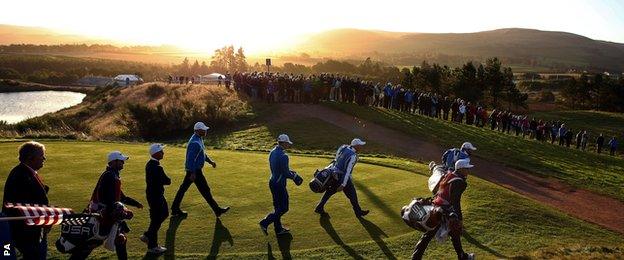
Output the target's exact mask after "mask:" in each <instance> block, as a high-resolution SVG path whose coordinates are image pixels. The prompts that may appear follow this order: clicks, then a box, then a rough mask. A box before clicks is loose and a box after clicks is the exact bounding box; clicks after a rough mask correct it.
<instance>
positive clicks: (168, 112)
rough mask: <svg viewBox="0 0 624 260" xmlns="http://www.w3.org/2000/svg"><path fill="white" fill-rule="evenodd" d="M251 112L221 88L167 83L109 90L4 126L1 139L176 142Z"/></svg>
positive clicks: (0, 129)
mask: <svg viewBox="0 0 624 260" xmlns="http://www.w3.org/2000/svg"><path fill="white" fill-rule="evenodd" d="M248 112H250V111H249V105H248V102H247V98H246V97H242V96H239V95H238V93H236V92H234V91H228V90H226V89H225V87H222V86H221V87H217V86H215V85H198V84H195V85H180V84H167V83H162V82H159V83H146V84H142V85H138V86H130V87H114V86H108V87H103V88H95V89H94V90H92V91H89V92H87V96H86V97H85V98H84V100H83V102H82V103H80V104H78V105H76V106H73V107H70V108H67V109H63V110H61V111H58V112H55V113H50V114H45V115H43V116H40V117H35V118H31V119H28V120H25V121H22V122H19V123H17V124H14V125H0V137H9V138H14V137H25V138H43V137H65V138H94V139H107V140H120V139H123V140H151V139H154V138H166V139H172V138H173V139H175V138H177V137H179V135H180V134H182V133H186V131H185V130H189V129H191V128H192V126H193V124H194V123H195V122H197V121H204V122H206V123H207V124H209V125H211V126H214V130H219V129H221V128H224V127H226V125H228V124H229V123H232V122H234V121H236V120H237V119H240V118H242V117H244V116H245V115H246V114H247V113H248Z"/></svg>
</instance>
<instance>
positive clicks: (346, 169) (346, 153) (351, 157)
mask: <svg viewBox="0 0 624 260" xmlns="http://www.w3.org/2000/svg"><path fill="white" fill-rule="evenodd" d="M357 161H358V156H357V153H355V149H353V147H351V146H350V145H346V144H345V145H342V146H340V148H338V151H337V152H336V163H335V164H334V168H335V169H336V170H339V171H341V172H343V173H344V174H345V177H344V179H343V180H342V184H341V185H342V186H346V185H347V181H349V179H350V178H351V174H352V172H353V167H354V166H355V163H357Z"/></svg>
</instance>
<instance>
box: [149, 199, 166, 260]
mask: <svg viewBox="0 0 624 260" xmlns="http://www.w3.org/2000/svg"><path fill="white" fill-rule="evenodd" d="M147 203H148V204H149V207H150V209H149V210H150V224H149V227H148V228H147V231H146V232H145V236H146V237H147V241H148V242H147V248H154V247H157V246H158V230H159V229H160V225H161V224H162V223H163V221H165V219H167V217H169V208H168V207H167V201H166V200H165V198H164V197H161V198H157V199H155V200H153V201H151V200H148V201H147Z"/></svg>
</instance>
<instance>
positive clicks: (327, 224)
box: [320, 214, 364, 259]
mask: <svg viewBox="0 0 624 260" xmlns="http://www.w3.org/2000/svg"><path fill="white" fill-rule="evenodd" d="M329 218H330V217H329V215H328V214H323V215H321V218H320V224H321V227H323V229H325V232H327V234H328V235H329V236H330V237H331V239H332V240H334V243H336V245H339V246H340V247H342V249H344V250H345V252H347V254H349V255H350V256H351V257H352V258H353V259H364V258H363V257H362V256H360V255H359V254H358V253H357V252H355V250H353V248H351V247H350V246H348V245H347V244H345V243H344V241H342V239H341V238H340V236H339V235H338V233H337V232H336V230H335V229H334V226H333V225H332V223H331V221H330V220H329Z"/></svg>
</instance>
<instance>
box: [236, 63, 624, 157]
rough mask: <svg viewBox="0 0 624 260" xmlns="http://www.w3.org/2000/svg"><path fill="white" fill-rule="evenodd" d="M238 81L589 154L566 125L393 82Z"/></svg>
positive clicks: (285, 97) (269, 95) (330, 77)
mask: <svg viewBox="0 0 624 260" xmlns="http://www.w3.org/2000/svg"><path fill="white" fill-rule="evenodd" d="M226 80H229V78H228V79H226ZM232 80H233V81H234V87H235V89H236V90H237V91H241V92H243V93H246V94H247V95H248V96H250V97H251V98H253V99H256V100H260V101H264V102H267V103H318V102H319V101H321V100H326V101H330V102H345V103H356V104H358V105H361V106H372V107H384V108H387V109H395V110H399V111H402V112H406V113H412V114H420V115H424V116H428V117H433V118H439V119H441V120H450V121H453V122H457V123H463V124H467V125H473V126H476V127H487V128H490V129H491V130H492V131H499V132H504V133H507V134H513V135H516V136H522V138H529V139H535V140H537V141H540V142H550V143H551V144H558V145H560V146H566V147H570V146H572V145H573V144H574V145H575V146H576V149H580V150H583V151H585V150H587V146H588V143H589V142H590V133H589V132H587V130H582V129H578V130H577V131H576V130H573V129H570V128H569V127H567V126H566V124H565V123H564V122H562V121H545V120H540V119H536V118H535V117H532V118H529V116H527V115H522V114H516V113H513V112H511V111H508V110H500V109H493V110H492V111H491V112H490V111H488V110H487V108H486V107H485V106H483V105H482V104H480V103H473V102H468V101H464V100H462V99H461V98H452V97H449V96H442V95H439V94H436V93H431V92H427V91H422V90H419V89H408V88H403V87H402V86H401V85H400V84H392V83H390V82H388V83H385V84H384V83H379V82H373V81H370V80H362V79H360V78H357V77H349V76H343V75H337V74H328V73H322V74H318V75H316V74H315V75H308V76H306V75H303V74H300V75H294V74H286V73H267V72H253V73H239V72H236V73H235V74H234V75H233V77H232ZM605 141H606V140H605V137H604V136H603V134H598V135H597V136H596V137H595V139H594V144H595V151H596V152H597V153H601V152H602V151H603V149H604V150H606V149H608V150H609V153H610V154H611V155H615V152H616V150H617V148H618V141H617V139H616V137H612V138H610V140H608V141H606V143H605ZM605 145H607V146H606V147H605Z"/></svg>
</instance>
